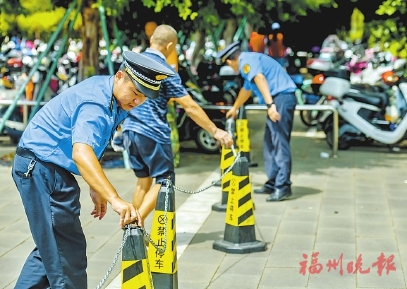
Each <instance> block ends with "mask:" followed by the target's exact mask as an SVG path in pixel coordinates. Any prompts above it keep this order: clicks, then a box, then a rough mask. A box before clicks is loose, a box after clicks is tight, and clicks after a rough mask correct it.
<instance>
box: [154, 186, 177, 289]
mask: <svg viewBox="0 0 407 289" xmlns="http://www.w3.org/2000/svg"><path fill="white" fill-rule="evenodd" d="M165 228H166V229H165ZM150 237H151V239H152V240H153V241H154V243H155V244H157V245H158V246H159V248H161V249H163V248H164V242H166V248H165V251H164V252H160V251H159V250H157V249H156V248H154V246H152V244H150V245H149V247H148V261H149V262H150V270H151V275H152V277H153V283H154V288H155V289H177V288H178V264H177V241H176V227H175V193H174V188H173V187H172V185H169V186H167V184H162V185H161V188H160V191H159V192H158V197H157V203H156V206H155V211H154V217H153V224H152V228H151V234H150Z"/></svg>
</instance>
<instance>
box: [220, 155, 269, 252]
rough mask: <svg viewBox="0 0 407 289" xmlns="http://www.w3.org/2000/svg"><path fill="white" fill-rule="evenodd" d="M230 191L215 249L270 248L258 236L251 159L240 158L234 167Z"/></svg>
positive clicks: (252, 250)
mask: <svg viewBox="0 0 407 289" xmlns="http://www.w3.org/2000/svg"><path fill="white" fill-rule="evenodd" d="M232 172H233V173H232V178H231V180H230V185H231V186H230V191H229V196H228V204H227V210H226V219H225V223H226V226H225V234H224V237H223V239H222V240H217V241H215V242H214V243H213V249H215V250H219V251H222V252H226V253H233V254H245V253H252V252H260V251H265V250H266V243H265V242H261V241H257V240H256V232H255V227H254V225H255V223H254V206H253V201H252V188H251V184H250V177H249V162H248V161H247V158H246V157H241V158H239V159H238V160H237V161H236V163H235V165H234V166H233V170H232Z"/></svg>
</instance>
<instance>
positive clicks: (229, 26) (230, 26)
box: [223, 19, 237, 46]
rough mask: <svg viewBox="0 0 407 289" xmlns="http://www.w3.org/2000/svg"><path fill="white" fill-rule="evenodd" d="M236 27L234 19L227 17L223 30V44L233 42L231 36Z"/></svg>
mask: <svg viewBox="0 0 407 289" xmlns="http://www.w3.org/2000/svg"><path fill="white" fill-rule="evenodd" d="M236 29H237V25H236V20H235V19H228V20H227V21H226V28H225V30H224V31H223V39H224V40H225V45H226V46H227V45H229V44H231V43H232V42H233V36H235V33H236Z"/></svg>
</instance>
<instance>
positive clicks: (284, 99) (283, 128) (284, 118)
mask: <svg viewBox="0 0 407 289" xmlns="http://www.w3.org/2000/svg"><path fill="white" fill-rule="evenodd" d="M273 101H274V103H275V104H276V107H277V111H278V113H279V114H280V120H279V121H277V122H273V121H272V120H271V119H270V118H269V117H268V115H267V120H266V128H265V132H264V145H263V154H264V165H265V168H266V175H267V178H268V180H267V182H266V184H265V187H268V188H270V189H275V188H278V189H281V188H282V187H287V186H291V180H290V176H291V149H290V138H291V130H292V128H293V120H294V111H295V106H296V104H297V98H296V96H295V93H294V92H293V93H279V94H278V95H277V96H273Z"/></svg>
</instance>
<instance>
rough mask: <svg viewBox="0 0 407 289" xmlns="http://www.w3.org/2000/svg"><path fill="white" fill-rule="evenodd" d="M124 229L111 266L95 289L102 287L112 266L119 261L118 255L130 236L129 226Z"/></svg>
mask: <svg viewBox="0 0 407 289" xmlns="http://www.w3.org/2000/svg"><path fill="white" fill-rule="evenodd" d="M126 227H127V228H126ZM126 227H125V228H126V231H125V233H124V236H123V241H122V243H121V244H120V247H119V250H118V251H117V253H116V255H115V256H114V258H113V262H112V264H111V265H110V267H109V269H108V270H107V272H106V274H105V276H104V277H103V278H102V280H101V281H100V282H99V285H98V286H97V287H96V289H100V288H102V286H103V284H105V282H106V280H107V278H109V275H110V273H111V272H112V270H113V268H114V266H116V263H117V260H118V259H119V255H120V254H121V252H122V250H123V247H124V244H125V243H126V240H127V238H128V237H129V236H130V226H129V225H126Z"/></svg>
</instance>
